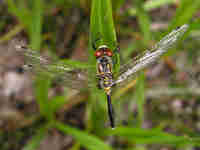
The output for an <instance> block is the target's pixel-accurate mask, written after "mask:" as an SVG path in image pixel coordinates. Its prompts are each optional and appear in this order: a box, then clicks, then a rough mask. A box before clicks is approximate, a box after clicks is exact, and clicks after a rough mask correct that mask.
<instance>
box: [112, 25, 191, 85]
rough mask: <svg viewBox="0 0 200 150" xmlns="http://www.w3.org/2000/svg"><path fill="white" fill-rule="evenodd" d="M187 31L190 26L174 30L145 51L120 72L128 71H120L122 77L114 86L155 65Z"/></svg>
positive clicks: (119, 77)
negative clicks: (152, 64) (150, 65)
mask: <svg viewBox="0 0 200 150" xmlns="http://www.w3.org/2000/svg"><path fill="white" fill-rule="evenodd" d="M187 29H188V25H187V24H185V25H183V26H181V27H179V28H178V29H175V30H173V31H172V32H171V33H169V34H168V35H166V36H165V37H164V38H163V39H161V40H160V41H159V42H158V43H157V44H156V45H155V46H154V47H153V48H152V49H151V50H147V51H145V52H144V53H143V54H142V55H140V56H139V57H136V58H135V59H133V60H131V61H130V62H128V63H127V64H125V65H123V66H122V67H121V68H122V69H120V70H124V68H126V70H125V71H120V75H119V76H118V78H117V80H116V81H114V84H118V83H120V82H123V81H124V80H126V79H127V78H129V77H130V76H132V75H134V74H135V73H136V72H138V71H139V70H141V69H143V68H145V67H146V66H148V65H149V64H151V63H153V62H154V61H155V60H156V59H157V58H159V57H160V56H161V55H162V54H164V53H165V52H167V50H168V49H169V48H170V47H171V46H172V45H173V44H174V43H175V42H176V41H177V40H178V39H179V38H180V37H181V36H182V35H183V34H184V33H185V31H186V30H187Z"/></svg>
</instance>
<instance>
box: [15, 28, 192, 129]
mask: <svg viewBox="0 0 200 150" xmlns="http://www.w3.org/2000/svg"><path fill="white" fill-rule="evenodd" d="M188 27H189V25H187V24H184V25H182V26H180V27H179V28H177V29H174V30H172V31H171V32H170V33H169V34H167V35H166V36H164V37H163V38H162V39H161V40H160V41H159V42H158V43H157V44H156V45H155V46H154V47H153V48H152V49H151V50H146V51H144V52H143V53H142V54H140V55H139V56H137V57H136V58H134V59H132V60H130V61H129V62H128V63H126V64H125V65H123V66H122V67H120V70H119V74H118V76H117V77H114V75H113V65H114V63H113V55H114V51H112V50H111V49H110V48H109V46H107V45H100V46H98V47H94V50H95V53H94V56H95V58H96V78H97V82H98V88H100V89H103V91H104V92H105V94H106V97H107V107H108V116H109V120H110V126H111V128H112V129H114V128H115V121H114V120H115V119H114V110H113V107H112V101H111V92H112V88H113V86H116V85H119V84H120V83H123V82H124V81H126V80H127V79H129V78H130V77H133V76H134V75H136V73H137V72H138V71H140V70H142V69H144V68H145V67H147V66H148V65H150V64H152V63H153V62H155V60H157V59H158V58H159V57H160V56H162V55H163V54H164V53H166V52H167V51H168V50H169V48H170V47H172V46H173V45H174V44H175V43H176V41H177V40H178V39H180V37H182V35H183V34H184V33H185V32H186V31H187V29H188ZM16 50H17V51H18V52H20V54H22V55H24V56H25V58H27V64H25V65H24V66H23V68H24V69H25V70H26V69H30V70H34V71H36V72H47V73H48V74H49V75H51V76H52V77H59V78H61V79H62V81H63V83H64V84H65V85H67V86H69V85H70V87H74V88H76V87H80V86H82V85H83V84H82V83H83V82H85V81H86V80H87V79H88V74H87V73H86V71H85V70H86V68H77V67H75V68H73V66H69V65H66V64H65V63H62V62H58V61H57V60H54V61H50V60H48V59H47V58H45V57H42V56H41V55H40V53H39V52H38V51H34V50H32V49H30V48H28V47H26V46H22V45H16ZM124 68H126V69H124Z"/></svg>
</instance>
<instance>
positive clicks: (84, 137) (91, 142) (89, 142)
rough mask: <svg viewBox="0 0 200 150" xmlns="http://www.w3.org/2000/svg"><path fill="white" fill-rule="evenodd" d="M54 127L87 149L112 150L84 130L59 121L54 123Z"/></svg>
mask: <svg viewBox="0 0 200 150" xmlns="http://www.w3.org/2000/svg"><path fill="white" fill-rule="evenodd" d="M55 127H56V128H57V129H59V130H60V131H62V132H63V133H65V134H69V135H71V136H72V137H73V138H74V139H76V140H77V141H78V142H79V143H80V144H81V145H82V146H84V147H85V148H87V149H88V150H112V148H111V147H109V146H108V145H107V144H105V143H104V142H103V141H101V140H100V139H98V138H97V137H96V136H94V135H90V134H88V133H86V132H83V131H80V130H78V129H75V128H72V127H70V126H67V125H63V124H61V123H59V122H57V123H56V124H55Z"/></svg>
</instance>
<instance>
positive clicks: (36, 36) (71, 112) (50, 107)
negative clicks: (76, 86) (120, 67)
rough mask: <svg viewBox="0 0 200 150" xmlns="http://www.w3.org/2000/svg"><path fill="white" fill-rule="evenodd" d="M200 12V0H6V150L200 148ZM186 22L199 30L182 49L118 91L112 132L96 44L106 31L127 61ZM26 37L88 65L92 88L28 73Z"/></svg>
mask: <svg viewBox="0 0 200 150" xmlns="http://www.w3.org/2000/svg"><path fill="white" fill-rule="evenodd" d="M110 2H111V3H110ZM111 4H112V8H111ZM99 5H101V8H100V7H99ZM91 7H93V9H92V8H91ZM99 8H100V9H99ZM91 10H92V11H91ZM112 15H113V20H112ZM199 16H200V1H199V0H193V1H189V0H126V1H125V0H112V1H109V0H43V1H40V0H34V1H31V0H15V1H14V0H1V1H0V19H1V20H0V54H1V55H0V89H1V90H0V96H1V99H0V150H21V149H23V150H47V149H48V150H64V149H66V150H68V149H69V150H84V149H88V150H98V149H99V150H109V149H110V150H111V149H113V150H114V149H120V150H121V149H123V150H136V149H137V150H139V149H142V150H146V149H148V150H149V149H152V150H157V149H158V150H160V149H165V150H166V149H181V150H182V149H184V150H186V149H192V150H198V149H199V148H200V144H199V142H200V138H199V131H200V119H199V117H200V107H199V106H200V105H199V104H200V103H199V101H198V100H200V86H199V83H200V82H199V79H200V78H199V71H200V70H199V68H200V67H199V66H200V61H199V58H200V53H199V46H200V38H199V37H200V30H199V29H200V19H199ZM101 17H102V18H103V19H104V21H105V24H103V25H102V26H101V27H100V26H98V23H97V22H98V19H99V18H101ZM113 22H114V24H113ZM183 24H189V25H190V27H189V30H188V31H187V32H186V34H185V35H184V36H183V37H182V39H181V40H179V41H178V42H177V43H176V46H175V47H173V48H171V49H170V51H169V52H168V53H167V54H165V55H164V56H163V57H162V58H161V59H160V60H158V61H157V63H155V64H153V65H151V66H149V67H148V68H146V69H145V71H144V72H141V73H140V75H139V76H138V78H133V79H130V80H128V81H127V82H126V83H124V84H123V85H120V86H116V87H115V88H114V90H113V93H112V99H113V104H114V108H115V114H116V115H115V117H116V120H117V128H116V129H115V130H111V129H110V127H109V120H108V116H107V107H106V99H105V95H104V93H103V92H102V91H101V90H98V89H97V88H95V86H96V83H95V73H96V70H95V58H94V56H93V55H94V51H93V50H92V48H91V42H92V41H93V40H94V39H95V38H96V37H97V36H98V31H99V30H100V28H101V31H102V32H101V33H103V39H104V41H105V43H106V44H108V45H109V46H110V47H111V48H112V49H114V48H115V46H116V45H117V44H118V45H119V46H120V52H119V55H120V62H121V64H124V63H127V62H128V60H130V59H133V58H134V57H135V56H137V55H139V54H140V53H142V51H144V50H146V49H150V48H151V47H152V46H153V45H154V44H155V43H156V42H158V41H159V40H160V39H161V38H162V37H163V36H164V35H166V34H167V33H169V32H170V31H172V30H173V29H175V28H176V27H178V26H181V25H183ZM16 38H17V39H20V40H21V39H23V40H25V41H26V43H28V46H29V47H31V48H32V49H34V50H38V51H39V50H40V52H41V55H48V56H51V57H56V58H59V59H64V60H66V61H67V62H66V63H67V64H68V65H73V66H74V67H75V68H81V67H82V68H83V67H84V68H86V70H87V71H88V72H89V78H91V79H90V80H91V81H94V83H92V86H91V87H92V88H91V87H88V88H81V89H80V90H73V89H71V88H70V86H69V87H66V86H63V84H59V83H57V82H55V81H53V80H52V79H50V78H47V77H45V76H39V77H38V76H37V75H36V78H35V74H36V73H23V72H21V71H20V70H19V69H17V68H18V67H19V66H20V65H22V64H23V62H24V58H22V57H20V56H18V55H17V54H16V52H15V51H14V50H13V49H14V46H15V43H14V44H13V43H12V42H11V41H12V40H13V39H16ZM80 62H81V63H80ZM85 66H86V67H85ZM87 66H88V68H87ZM89 66H90V67H89ZM93 78H94V79H93ZM72 82H73V81H72Z"/></svg>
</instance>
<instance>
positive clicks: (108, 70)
mask: <svg viewBox="0 0 200 150" xmlns="http://www.w3.org/2000/svg"><path fill="white" fill-rule="evenodd" d="M112 67H113V64H112V58H111V57H109V56H106V55H104V56H101V57H99V58H97V78H98V80H99V87H100V88H103V89H108V88H110V87H111V86H112V83H113V73H112Z"/></svg>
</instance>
